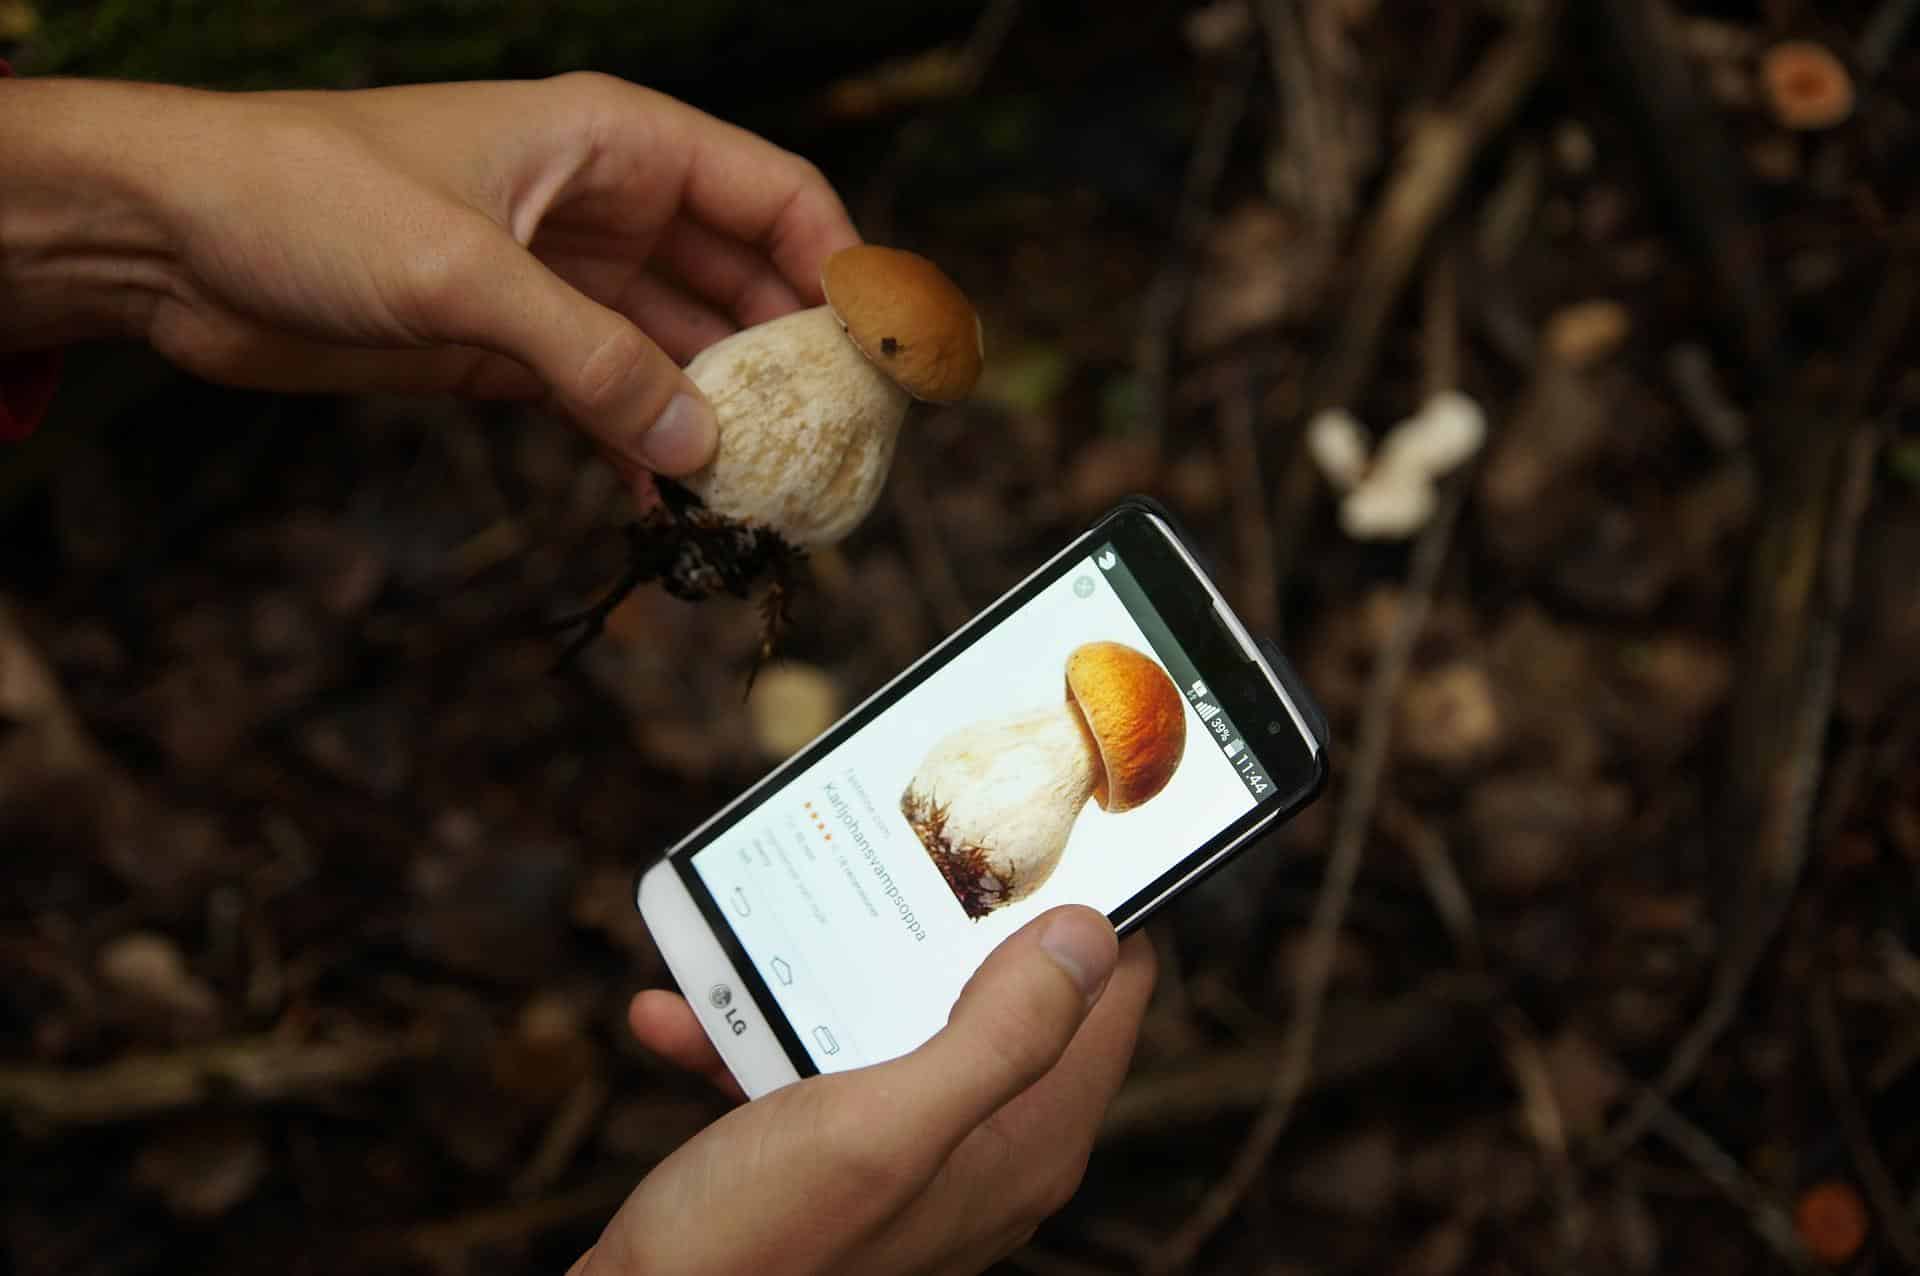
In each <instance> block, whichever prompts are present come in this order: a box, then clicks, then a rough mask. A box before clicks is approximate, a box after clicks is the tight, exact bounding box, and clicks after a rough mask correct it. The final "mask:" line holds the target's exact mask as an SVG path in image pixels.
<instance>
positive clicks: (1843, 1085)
mask: <svg viewBox="0 0 1920 1276" xmlns="http://www.w3.org/2000/svg"><path fill="white" fill-rule="evenodd" d="M1811 1009H1812V1014H1811V1016H1810V1017H1811V1019H1812V1026H1813V1046H1814V1054H1815V1055H1816V1057H1817V1058H1818V1059H1819V1061H1820V1076H1821V1079H1822V1080H1824V1081H1825V1082H1826V1086H1827V1093H1828V1094H1829V1095H1830V1096H1831V1097H1832V1099H1833V1106H1834V1111H1835V1112H1837V1113H1838V1114H1839V1117H1840V1133H1841V1135H1842V1137H1844V1138H1845V1140H1846V1144H1847V1152H1848V1154H1849V1155H1850V1156H1851V1157H1852V1158H1853V1167H1854V1169H1855V1170H1857V1171H1858V1172H1859V1174H1860V1179H1861V1181H1862V1182H1863V1183H1864V1184H1865V1185H1866V1189H1867V1198H1868V1199H1869V1200H1871V1201H1872V1202H1873V1208H1874V1211H1875V1212H1876V1213H1878V1214H1879V1215H1880V1226H1881V1227H1882V1228H1884V1229H1885V1231H1886V1234H1887V1239H1888V1240H1889V1241H1891V1242H1892V1243H1893V1247H1894V1249H1896V1250H1898V1251H1899V1254H1900V1260H1901V1262H1903V1263H1905V1264H1906V1266H1907V1269H1908V1270H1909V1271H1916V1272H1920V1229H1917V1228H1916V1227H1915V1226H1914V1221H1913V1217H1912V1216H1911V1215H1910V1214H1908V1213H1907V1207H1906V1204H1905V1202H1903V1201H1902V1200H1901V1199H1900V1188H1899V1186H1898V1185H1897V1184H1896V1183H1895V1182H1894V1181H1893V1175H1892V1174H1891V1173H1889V1172H1888V1170H1887V1162H1886V1159H1885V1158H1884V1157H1882V1156H1881V1155H1880V1149H1879V1148H1878V1147H1876V1146H1875V1145H1874V1141H1873V1131H1872V1130H1870V1129H1868V1128H1867V1117H1866V1113H1864V1112H1862V1111H1861V1109H1860V1096H1859V1095H1858V1094H1857V1093H1855V1090H1854V1084H1853V1076H1852V1074H1851V1073H1850V1072H1849V1071H1848V1069H1847V1056H1846V1050H1845V1048H1844V1047H1843V1046H1842V1045H1841V1041H1840V1010H1839V1007H1838V1006H1837V1005H1836V1004H1835V1000H1834V995H1833V984H1832V982H1831V981H1830V980H1827V979H1821V980H1819V981H1818V982H1817V983H1816V984H1815V986H1814V990H1813V1005H1812V1007H1811Z"/></svg>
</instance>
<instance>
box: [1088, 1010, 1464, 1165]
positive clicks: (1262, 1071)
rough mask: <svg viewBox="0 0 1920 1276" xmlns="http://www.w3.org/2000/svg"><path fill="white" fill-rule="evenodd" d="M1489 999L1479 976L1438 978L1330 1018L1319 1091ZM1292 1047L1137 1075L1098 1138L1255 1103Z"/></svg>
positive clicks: (1446, 1033) (1317, 1069) (1164, 1129)
mask: <svg viewBox="0 0 1920 1276" xmlns="http://www.w3.org/2000/svg"><path fill="white" fill-rule="evenodd" d="M1491 996H1492V991H1491V989H1490V988H1489V987H1488V985H1487V982H1486V981H1485V980H1484V979H1481V978H1479V977H1477V976H1465V975H1457V974H1448V975H1436V976H1434V977H1433V978H1431V979H1429V980H1427V981H1426V982H1425V983H1423V984H1421V985H1420V987H1419V988H1417V989H1415V990H1414V991H1413V992H1410V993H1408V994H1406V995H1405V996H1404V997H1401V998H1399V999H1398V1000H1395V1001H1391V1002H1388V1003H1386V1004H1385V1005H1384V1006H1369V1007H1367V1008H1365V1009H1364V1010H1361V1009H1355V1010H1352V1011H1350V1012H1348V1013H1346V1014H1344V1015H1339V1016H1332V1015H1330V1016H1329V1018H1328V1021H1327V1024H1328V1030H1327V1031H1326V1032H1324V1033H1322V1034H1321V1035H1320V1038H1319V1040H1318V1041H1317V1043H1316V1045H1315V1049H1314V1055H1313V1066H1312V1069H1311V1077H1312V1084H1313V1089H1314V1091H1315V1092H1316V1093H1318V1092H1321V1091H1323V1090H1329V1089H1332V1088H1335V1087H1337V1086H1340V1085H1342V1084H1345V1083H1347V1082H1349V1081H1353V1080H1357V1079H1358V1078H1360V1077H1363V1076H1365V1075H1367V1074H1368V1073H1371V1072H1375V1071H1378V1070H1379V1069H1381V1068H1384V1067H1387V1066H1389V1065H1391V1064H1393V1063H1394V1062H1395V1061H1397V1060H1402V1059H1405V1058H1406V1056H1407V1055H1408V1054H1409V1053H1410V1052H1412V1051H1414V1050H1416V1049H1418V1048H1420V1047H1421V1046H1422V1045H1423V1044H1425V1043H1428V1042H1433V1041H1440V1040H1445V1039H1447V1038H1448V1037H1450V1036H1452V1035H1453V1034H1456V1033H1458V1032H1460V1031H1461V1030H1462V1029H1463V1027H1464V1026H1465V1025H1466V1024H1467V1023H1468V1022H1469V1021H1470V1019H1471V1018H1477V1017H1483V1016H1484V1015H1485V1013H1486V1007H1487V1005H1488V1003H1489V999H1490V998H1491ZM1287 1048H1288V1047H1287V1039H1285V1038H1282V1039H1280V1040H1277V1041H1270V1042H1263V1043H1260V1044H1257V1045H1250V1046H1242V1047H1239V1048H1237V1049H1234V1050H1228V1051H1219V1052H1215V1053H1212V1054H1209V1055H1207V1056H1206V1057H1205V1058H1204V1059H1203V1060H1202V1061H1200V1062H1198V1063H1195V1064H1192V1065H1188V1066H1183V1067H1180V1068H1175V1069H1170V1070H1168V1071H1164V1072H1157V1073H1153V1072H1150V1073H1144V1074H1142V1075H1139V1076H1136V1077H1134V1078H1132V1079H1131V1080H1129V1081H1128V1082H1127V1084H1126V1085H1125V1086H1124V1087H1123V1088H1122V1089H1121V1091H1120V1093H1119V1095H1118V1096H1117V1097H1116V1098H1115V1099H1114V1101H1113V1105H1112V1106H1111V1107H1109V1108H1108V1109H1107V1116H1106V1120H1105V1123H1104V1124H1102V1126H1101V1127H1100V1140H1101V1142H1103V1143H1107V1142H1113V1141H1116V1140H1120V1139H1127V1138H1134V1137H1137V1136H1141V1135H1149V1134H1156V1133H1170V1132H1176V1131H1184V1130H1190V1129H1192V1128H1193V1126H1194V1124H1195V1123H1196V1122H1200V1121H1208V1120H1212V1119H1215V1118H1218V1117H1222V1116H1228V1115H1231V1114H1234V1113H1238V1112H1244V1111H1246V1110H1248V1109H1250V1108H1257V1107H1259V1106H1260V1105H1261V1104H1262V1103H1264V1102H1265V1101H1266V1100H1267V1098H1268V1097H1269V1096H1270V1095H1271V1094H1272V1092H1273V1078H1274V1073H1275V1070H1276V1069H1277V1068H1279V1067H1280V1066H1281V1064H1282V1062H1283V1060H1284V1059H1285V1057H1286V1051H1287Z"/></svg>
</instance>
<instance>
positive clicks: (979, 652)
mask: <svg viewBox="0 0 1920 1276" xmlns="http://www.w3.org/2000/svg"><path fill="white" fill-rule="evenodd" d="M1326 753H1327V743H1326V729H1325V724H1324V721H1323V719H1322V717H1321V715H1320V713H1319V711H1318V710H1317V709H1316V708H1315V706H1314V704H1313V702H1312V700H1311V698H1310V697H1309V696H1308V695H1307V693H1306V692H1305V690H1304V689H1303V688H1302V687H1301V686H1300V684H1299V682H1298V681H1297V679H1295V677H1294V676H1293V674H1292V672H1291V671H1290V669H1289V668H1288V666H1287V664H1286V662H1285V661H1284V660H1283V659H1282V658H1281V656H1280V653H1279V652H1278V651H1277V650H1276V649H1275V648H1274V647H1273V645H1272V644H1271V643H1267V642H1259V641H1256V640H1255V639H1254V637H1253V636H1252V635H1250V634H1248V633H1247V631H1246V629H1245V628H1244V627H1243V626H1242V625H1241V623H1240V621H1239V620H1238V619H1237V618H1235V616H1234V614H1233V612H1232V610H1231V609H1229V608H1228V606H1227V604H1226V602H1225V600H1223V599H1222V598H1221V596H1220V592H1219V590H1218V589H1216V588H1215V586H1214V585H1213V583H1212V582H1211V581H1210V580H1209V579H1208V578H1207V574H1206V573H1205V572H1204V571H1203V570H1202V569H1201V567H1200V564H1199V562H1198V561H1197V559H1196V556H1195V554H1194V552H1193V550H1192V549H1190V548H1189V546H1188V545H1187V543H1186V541H1185V538H1184V537H1183V536H1182V534H1181V533H1180V531H1179V530H1178V528H1177V527H1176V526H1175V524H1174V522H1173V520H1172V518H1171V516H1170V515H1168V514H1167V513H1166V511H1165V510H1163V509H1161V508H1160V507H1159V506H1157V505H1155V504H1153V503H1152V502H1150V501H1147V500H1144V499H1138V498H1136V499H1130V500H1128V501H1126V502H1124V503H1123V504H1121V505H1120V506H1119V507H1118V508H1116V509H1115V510H1113V511H1112V512H1111V513H1109V514H1108V515H1106V516H1105V517H1103V518H1102V519H1101V520H1100V521H1099V522H1097V523H1096V524H1095V525H1094V526H1093V527H1092V528H1091V529H1090V530H1089V531H1088V532H1087V533H1085V534H1084V535H1082V536H1081V537H1080V538H1079V539H1077V540H1075V541H1074V542H1073V543H1072V544H1071V545H1068V546H1067V547H1066V548H1065V549H1063V550H1062V551H1061V552H1060V553H1059V554H1057V555H1055V556H1054V557H1053V558H1052V559H1051V560H1049V561H1048V562H1047V563H1046V565H1045V566H1043V567H1041V568H1040V569H1039V570H1038V571H1036V572H1034V573H1033V575H1031V576H1029V577H1028V578H1027V579H1026V580H1024V581H1022V582H1021V583H1020V584H1019V585H1017V586H1015V587H1014V589H1013V590H1011V591H1010V592H1009V593H1008V594H1007V595H1006V596H1005V597H1003V598H1001V599H1000V600H999V601H998V602H996V603H994V604H993V605H992V606H991V607H989V608H987V609H986V610H985V611H984V612H982V613H981V614H980V615H979V616H977V617H975V618H974V619H973V620H972V621H970V622H969V623H968V624H967V625H966V626H964V627H963V628H961V629H960V630H959V631H958V632H956V633H955V634H953V636H952V637H950V638H948V639H947V640H946V641H945V642H943V643H942V644H941V645H940V646H938V647H936V648H935V649H934V650H933V651H931V652H930V653H928V654H927V655H926V656H924V657H923V658H922V659H921V660H920V661H918V662H917V663H916V664H914V665H913V666H912V667H911V668H909V669H908V670H907V671H906V672H905V673H903V674H901V675H900V676H899V677H898V678H896V679H894V680H893V682H891V683H890V684H888V685H887V686H886V687H884V688H883V689H881V690H880V691H879V692H877V693H876V694H875V695H873V696H872V697H871V698H870V699H868V700H867V701H866V702H865V703H863V704H862V705H860V706H859V707H858V708H856V709H854V710H853V711H852V712H851V713H849V714H848V715H847V716H846V717H845V718H843V719H842V720H841V721H840V722H838V723H837V724H835V725H834V726H833V727H832V728H831V729H829V730H828V731H827V732H826V733H825V734H824V735H822V736H821V737H820V738H819V739H818V740H816V741H814V742H813V743H812V744H811V745H809V746H808V747H807V748H805V749H804V750H802V751H801V752H800V753H799V754H797V755H795V756H794V757H793V758H791V759H789V760H788V761H787V762H786V763H784V764H783V765H781V766H780V767H779V768H778V769H776V770H775V771H774V772H772V773H771V774H770V775H768V776H767V777H766V778H765V779H764V780H762V781H761V782H760V783H758V784H756V785H755V786H754V787H753V788H751V789H749V790H748V791H747V792H745V793H743V794H742V795H741V796H740V797H739V798H737V799H736V800H734V801H733V802H732V803H731V804H730V805H728V806H727V807H726V808H725V809H724V810H722V811H720V812H719V813H718V814H717V815H715V816H713V818H712V819H710V820H708V821H707V822H706V823H705V824H703V825H702V826H701V827H700V828H698V829H696V830H695V831H694V832H693V833H692V834H691V835H690V836H689V837H687V838H686V840H684V841H683V842H681V843H680V844H679V845H678V846H675V847H673V848H672V849H671V850H670V851H669V852H668V853H667V854H666V856H665V857H664V858H663V859H662V860H661V861H660V862H659V863H657V864H655V865H654V866H653V867H651V868H650V869H648V870H647V871H646V872H645V873H644V874H642V876H641V878H640V882H639V891H638V897H639V907H640V911H641V912H642V914H643V915H644V916H645V918H646V921H647V925H648V926H649V927H650V928H651V930H652V933H653V937H654V940H655V942H656V943H657V944H658V945H659V947H660V951H661V953H662V955H663V956H664V957H665V959H666V962H667V966H668V968H669V969H670V970H671V971H672V973H673V977H674V979H675V980H676V981H677V982H678V983H679V985H680V988H681V990H682V992H684V993H685V994H686V998H687V1000H688V1002H689V1003H690V1004H691V1005H692V1006H693V1009H694V1011H695V1013H696V1014H697V1015H698V1017H699V1019H700V1022H701V1024H702V1026H703V1027H704V1028H705V1029H706V1031H707V1034H708V1036H710V1037H711V1038H712V1039H713V1042H714V1044H715V1046H716V1047H718V1049H719V1052H720V1056H721V1058H723V1059H724V1060H725V1061H726V1063H727V1066H728V1067H729V1068H730V1069H731V1070H732V1072H733V1075H734V1076H735V1077H736V1078H737V1079H738V1080H739V1082H740V1085H741V1087H742V1088H743V1089H745V1090H746V1092H747V1094H748V1095H749V1096H750V1097H754V1098H757V1097H759V1096H760V1095H763V1094H766V1093H767V1092H769V1091H771V1090H774V1089H777V1088H779V1087H780V1086H782V1085H785V1084H787V1083H789V1082H792V1081H795V1080H798V1079H800V1078H802V1077H808V1076H813V1075H815V1074H817V1073H822V1072H838V1071H842V1070H844V1069H848V1068H858V1067H862V1066H864V1065H867V1064H873V1063H879V1062H881V1061H883V1060H886V1059H891V1058H894V1057H896V1056H898V1055H901V1054H904V1053H906V1052H908V1051H910V1050H912V1049H914V1048H915V1047H916V1046H919V1045H920V1044H922V1043H923V1042H925V1041H926V1040H927V1039H928V1038H929V1037H931V1036H932V1035H933V1034H934V1033H935V1032H937V1031H938V1030H939V1029H940V1027H941V1026H942V1025H943V1024H944V1023H945V1022H946V1018H947V1014H948V1012H949V1011H950V1010H951V1009H952V1008H953V1004H954V1002H955V1001H956V1000H957V999H958V997H959V994H960V990H961V988H962V987H963V986H964V985H965V984H966V982H967V979H968V978H969V977H970V976H971V975H972V974H973V972H974V970H975V969H976V968H978V967H979V965H980V963H981V962H982V961H984V960H985V959H986V957H987V954H988V953H990V952H991V951H992V950H993V948H994V946H995V945H996V944H998V943H999V942H1000V941H1001V940H1002V939H1005V938H1006V937H1007V936H1008V935H1010V934H1011V933H1013V932H1014V931H1015V930H1017V929H1018V928H1019V927H1020V926H1021V925H1023V924H1024V923H1026V922H1027V921H1029V920H1030V919H1032V918H1033V917H1035V916H1036V915H1038V914H1039V913H1041V912H1043V911H1045V910H1046V909H1049V908H1052V907H1054V906H1056V905H1059V904H1067V903H1077V904H1086V905H1089V906H1091V907H1094V908H1098V909H1100V910H1101V911H1103V912H1104V913H1106V914H1107V916H1108V917H1109V918H1110V919H1111V920H1112V921H1113V923H1114V926H1115V927H1116V929H1118V930H1119V931H1120V932H1121V933H1122V934H1125V933H1126V932H1127V931H1130V930H1132V929H1133V928H1135V927H1137V926H1139V925H1140V924H1141V922H1143V921H1144V920H1145V919H1146V918H1147V917H1148V916H1149V915H1151V914H1152V913H1153V911H1154V910H1155V909H1157V908H1159V907H1160V906H1161V905H1163V904H1165V903H1166V902H1167V901H1168V900H1170V899H1171V898H1173V896H1174V895H1176V894H1177V893H1178V892H1179V891H1181V890H1182V889H1184V888H1186V887H1188V886H1191V885H1192V884H1194V883H1195V882H1197V881H1199V880H1200V878H1201V877H1203V876H1204V875H1205V874H1206V873H1207V872H1208V871H1209V870H1211V869H1214V868H1217V867H1219V866H1220V865H1221V864H1222V863H1224V862H1225V861H1226V860H1227V858H1228V857H1229V856H1231V855H1233V854H1234V853H1235V852H1236V851H1238V850H1239V849H1241V848H1242V847H1244V846H1246V845H1247V844H1248V843H1249V842H1251V841H1253V840H1254V839H1255V838H1257V837H1258V836H1259V835H1260V834H1262V833H1263V832H1266V831H1268V830H1269V829H1271V828H1273V827H1274V826H1275V825H1277V824H1278V823H1279V822H1280V821H1282V820H1284V819H1286V818H1287V817H1288V816H1290V815H1292V814H1293V813H1294V812H1296V811H1298V810H1299V809H1300V808H1301V807H1303V806H1305V805H1306V804H1307V803H1308V802H1310V801H1312V800H1313V799H1314V797H1316V796H1317V795H1318V794H1319V792H1320V790H1321V788H1322V786H1323V785H1324V783H1325V781H1326V776H1327V761H1326Z"/></svg>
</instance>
